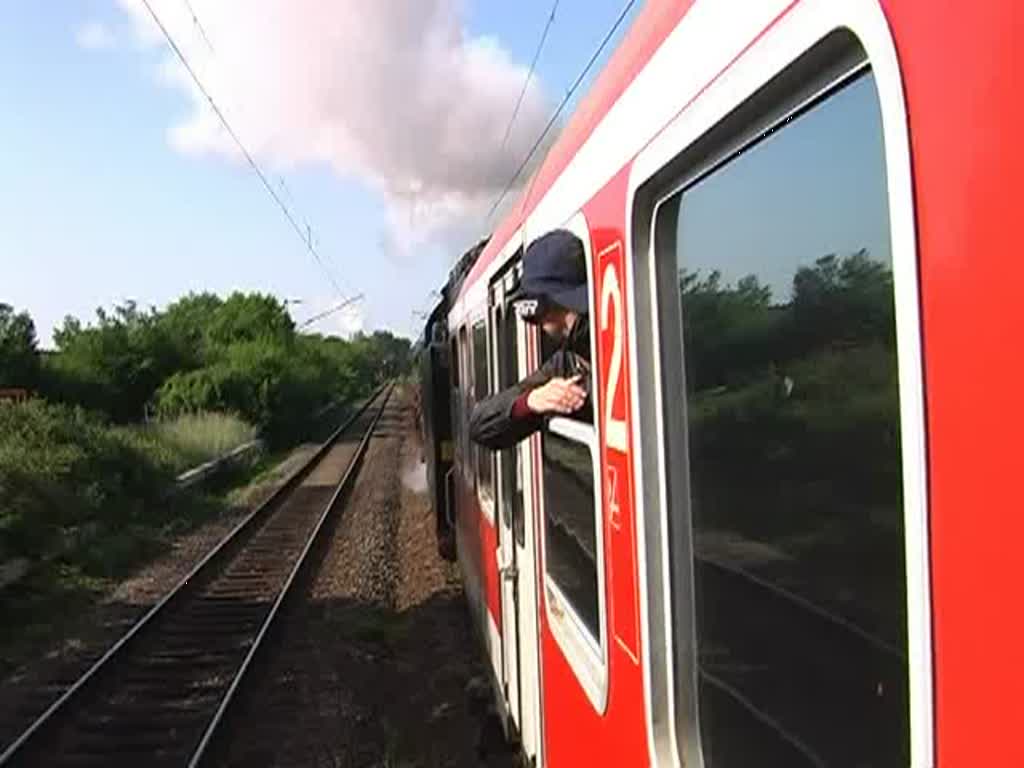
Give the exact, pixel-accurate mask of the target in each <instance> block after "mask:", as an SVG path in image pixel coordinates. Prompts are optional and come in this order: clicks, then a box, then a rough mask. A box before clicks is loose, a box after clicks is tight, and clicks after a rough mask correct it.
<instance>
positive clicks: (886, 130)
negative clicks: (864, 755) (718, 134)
mask: <svg viewBox="0 0 1024 768" xmlns="http://www.w3.org/2000/svg"><path fill="white" fill-rule="evenodd" d="M723 10H724V9H723ZM686 21H687V20H686V19H684V21H683V23H682V24H681V25H680V29H682V28H683V27H685V26H686ZM840 29H845V30H848V31H849V32H851V33H852V34H853V36H854V37H855V38H857V40H858V41H859V42H860V44H861V46H862V47H863V49H864V51H865V53H866V57H867V62H868V65H869V66H870V67H871V70H872V72H873V74H874V76H875V82H876V86H877V90H878V101H879V109H880V111H881V116H882V130H883V136H884V151H885V165H886V174H887V191H888V196H889V217H890V239H891V252H892V270H893V278H894V298H895V302H896V335H897V349H898V363H897V365H898V376H899V387H900V422H901V450H902V461H903V478H902V479H903V509H904V539H905V552H906V585H907V622H908V643H907V651H908V658H909V664H908V683H909V695H910V747H911V761H910V766H911V768H932V767H933V766H934V764H935V762H934V761H935V758H934V702H933V691H932V688H933V668H934V667H933V665H934V662H933V654H932V638H931V595H930V586H929V585H930V575H929V562H928V556H929V546H928V499H927V461H926V445H925V431H924V425H925V421H924V387H923V374H922V365H923V357H922V353H921V327H920V308H919V300H918V276H917V243H916V232H915V222H914V205H913V185H912V180H911V170H910V148H909V139H908V130H907V116H906V108H905V100H904V94H903V88H902V81H901V77H900V71H899V63H898V60H897V57H896V50H895V46H894V43H893V40H892V35H891V32H890V30H889V27H888V23H887V21H886V19H885V15H884V13H883V11H882V9H881V7H880V6H879V3H878V2H877V0H847V1H846V2H843V3H835V2H831V1H830V0H803V2H801V3H797V4H795V5H793V6H791V7H788V8H787V9H786V11H785V12H784V13H783V14H782V15H781V16H780V17H779V18H778V19H777V20H776V21H775V22H774V23H773V24H772V26H771V28H770V29H768V30H767V31H765V33H764V34H763V35H762V36H760V37H759V39H758V40H756V41H755V42H754V43H753V44H751V45H750V47H749V48H748V49H746V50H744V51H743V53H742V54H741V55H740V56H739V57H738V58H737V59H736V60H735V61H734V62H732V63H731V64H730V66H729V67H728V68H727V69H726V70H725V71H724V72H723V73H722V75H721V76H719V77H716V78H715V79H714V80H713V81H712V82H711V83H704V84H701V85H702V87H701V88H700V91H699V93H698V95H697V96H696V97H694V99H693V101H692V103H689V104H686V103H684V104H683V105H682V106H681V112H679V113H678V114H677V115H676V116H675V117H674V118H673V119H672V120H671V121H670V122H669V123H668V125H666V126H665V128H664V129H663V130H662V131H660V132H659V134H658V135H657V136H656V137H655V138H654V139H653V140H652V141H651V142H650V143H649V144H647V145H646V146H645V147H644V149H643V150H642V151H641V152H640V153H639V154H638V155H637V157H636V158H635V161H634V163H633V167H632V169H631V172H630V180H629V187H628V192H627V211H628V213H627V216H626V222H627V224H626V226H627V242H629V243H634V242H636V241H635V235H634V233H633V229H634V221H635V220H636V218H635V217H634V216H633V212H634V209H635V199H636V194H637V191H638V189H639V188H640V187H641V186H643V185H644V184H645V183H646V182H647V181H648V180H650V179H651V178H652V177H653V176H654V175H655V174H656V173H657V172H658V171H659V170H661V169H662V168H663V167H664V166H666V165H667V164H668V163H669V162H671V161H672V160H673V159H674V158H675V157H676V156H678V155H679V154H680V153H682V152H683V151H685V150H686V149H687V148H688V147H690V146H691V145H692V144H693V143H694V142H695V141H697V140H698V139H699V138H701V137H702V136H704V135H705V134H706V133H707V132H708V131H710V130H713V129H714V127H715V126H716V125H717V124H718V123H720V122H721V121H722V120H723V119H724V118H725V117H726V116H727V115H728V114H729V113H730V112H731V111H732V110H733V109H735V108H737V107H739V106H740V105H742V104H743V103H745V102H746V101H747V100H748V99H749V98H750V97H751V96H752V95H753V94H754V93H755V92H756V90H757V89H758V88H760V87H761V86H762V85H764V84H766V83H768V82H769V81H771V80H772V79H773V78H774V77H775V76H776V75H777V74H779V73H780V72H781V71H782V70H783V69H785V67H786V66H788V65H789V64H790V63H792V62H793V61H795V60H796V59H797V58H798V57H799V56H801V55H803V54H804V53H806V52H807V51H809V50H811V49H813V48H814V47H815V46H816V45H817V43H818V42H820V41H821V40H822V39H823V38H825V37H826V36H827V35H828V34H830V33H832V32H834V31H836V30H840ZM685 31H686V32H687V33H688V32H689V31H690V30H685ZM678 32H680V30H677V33H678ZM676 36H678V37H682V35H681V34H677V35H676ZM663 49H664V51H665V52H664V54H663V61H660V62H658V65H659V67H662V68H664V69H666V70H669V69H671V70H673V71H679V68H680V67H681V66H682V65H683V63H684V61H685V59H686V57H687V56H688V55H689V54H688V52H687V51H685V50H684V49H683V46H679V47H678V48H674V49H673V48H672V47H671V46H668V45H666V46H663ZM659 53H660V52H659ZM652 61H653V60H652ZM648 68H651V67H650V65H649V67H648ZM666 80H667V79H666ZM666 80H663V82H666ZM670 196H671V193H668V194H665V195H663V196H660V197H659V198H658V200H657V201H655V204H654V206H652V207H651V209H650V210H651V218H650V220H649V221H646V222H645V223H644V224H643V226H646V227H650V232H652V233H653V226H654V219H653V214H654V207H656V206H657V205H659V204H660V203H661V202H663V201H664V199H666V198H668V197H670ZM645 218H646V216H645ZM634 259H637V260H645V261H646V262H647V265H646V268H647V269H648V270H650V274H653V265H654V259H655V254H654V244H653V237H651V238H650V247H649V248H648V249H647V251H646V252H642V253H641V252H637V253H633V254H631V255H630V258H627V260H626V263H627V278H628V279H627V283H628V285H629V286H631V289H632V286H634V285H635V282H634V280H635V274H634V273H635V271H636V268H635V266H634ZM656 288H657V286H656V284H654V282H653V281H652V285H651V295H650V296H645V297H643V300H644V301H649V302H650V304H651V306H652V310H651V312H650V318H649V320H650V323H649V324H648V322H646V320H647V319H646V318H645V322H643V327H641V324H640V323H638V320H637V314H636V302H635V301H633V300H630V301H628V302H627V306H628V307H629V310H628V311H629V313H630V320H631V322H630V329H631V331H630V336H631V338H630V343H631V344H632V348H633V349H634V350H636V349H638V335H639V334H641V333H643V334H648V333H649V334H651V336H652V338H654V340H655V341H654V344H655V348H658V347H660V342H659V340H658V327H657V322H656V318H657V309H656V308H657V295H656V293H657V291H656ZM637 357H638V356H637V355H633V356H632V357H631V361H630V365H631V375H632V377H633V380H634V381H639V379H638V370H637ZM654 364H655V369H656V370H655V371H654V372H653V379H654V386H653V389H654V395H655V397H654V400H655V403H654V404H653V407H654V408H655V409H656V410H657V412H659V413H660V412H663V411H662V403H663V402H664V399H663V393H662V387H661V381H662V373H661V370H660V360H659V357H658V356H657V355H656V356H655V361H654ZM632 409H633V432H634V435H633V436H634V444H635V445H637V446H640V445H642V442H641V438H642V436H641V432H640V428H641V405H640V402H639V398H636V399H635V400H634V402H633V404H632ZM660 421H661V420H660V419H659V420H658V422H659V423H658V424H657V430H658V434H657V436H656V439H655V440H653V441H649V442H653V443H656V445H654V446H651V445H648V450H651V448H653V450H654V453H655V454H656V455H655V457H653V458H650V459H647V462H651V463H654V464H655V465H656V466H659V467H661V471H660V476H659V477H658V478H657V481H656V482H657V485H658V489H657V491H656V494H655V500H654V505H655V508H652V507H651V500H647V501H646V502H645V500H644V498H643V494H639V495H638V497H637V518H638V521H639V526H638V528H639V530H640V537H641V538H640V541H639V546H640V555H641V562H642V567H643V568H644V577H643V578H642V580H641V592H642V601H641V605H642V612H643V619H644V620H643V622H642V625H643V627H644V633H643V642H644V657H645V659H647V662H646V663H645V665H644V691H645V700H646V702H647V707H645V709H646V710H647V715H646V717H647V730H648V734H649V739H650V742H651V756H652V761H653V762H654V763H655V764H658V765H675V766H680V765H682V762H681V761H680V754H682V751H681V750H680V747H682V746H685V747H686V749H685V753H686V756H687V760H686V763H687V764H688V765H690V764H692V765H701V764H702V760H701V759H700V756H699V749H695V748H697V747H699V727H698V732H697V733H677V725H676V723H677V716H676V711H677V709H678V708H681V709H682V710H688V709H691V708H694V707H695V702H679V701H676V700H675V688H676V686H675V684H674V683H673V682H669V683H668V684H667V685H665V684H663V683H662V682H661V680H660V679H659V678H661V679H664V678H665V676H666V675H676V674H680V673H681V672H680V670H674V671H673V670H672V669H670V668H666V660H667V663H668V664H669V665H671V664H672V661H671V660H672V659H673V644H674V640H673V631H674V627H673V621H672V614H673V606H672V599H673V598H672V594H671V590H670V589H669V587H668V585H669V584H670V583H671V578H670V567H671V566H670V563H669V554H668V538H667V536H668V533H667V532H668V527H667V519H666V517H665V516H666V514H667V512H666V502H667V495H666V494H667V490H666V477H665V474H664V454H663V446H664V434H663V430H664V425H663V424H661V423H660ZM634 463H635V471H636V473H637V476H638V477H642V476H643V474H642V472H643V467H644V466H645V460H644V457H643V456H642V454H641V451H639V450H638V451H636V452H635V454H634ZM658 507H660V509H659V508H658ZM652 515H653V516H655V519H654V520H651V521H649V522H647V521H645V519H646V518H647V517H648V516H652ZM652 526H653V529H652ZM656 529H660V534H659V533H657V532H655V533H654V535H653V536H652V535H651V533H649V532H651V531H652V530H655V531H656ZM645 531H646V532H645ZM652 616H653V617H656V618H655V620H654V621H653V622H652ZM680 642H684V643H685V642H690V641H689V640H688V639H687V638H681V639H680ZM683 673H685V671H684V672H683Z"/></svg>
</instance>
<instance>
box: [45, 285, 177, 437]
mask: <svg viewBox="0 0 1024 768" xmlns="http://www.w3.org/2000/svg"><path fill="white" fill-rule="evenodd" d="M54 341H55V342H56V344H57V349H58V353H57V354H56V355H54V356H53V357H52V359H51V360H50V361H49V362H48V374H49V376H48V379H49V385H48V389H49V392H48V393H47V394H49V395H50V396H55V397H57V398H58V399H61V400H64V401H67V402H72V403H78V404H81V405H84V406H86V407H88V408H92V409H94V410H98V411H101V412H102V413H104V414H106V415H107V416H109V417H110V418H112V419H114V420H116V421H121V422H128V421H137V420H139V419H141V418H142V416H143V409H144V407H145V405H146V403H147V402H148V401H149V400H150V398H151V397H152V396H153V393H154V392H156V390H157V388H158V387H159V386H160V384H161V383H162V382H163V381H164V379H166V378H167V377H168V376H170V375H171V374H172V373H174V372H175V371H178V370H181V369H183V368H188V367H189V364H190V363H191V362H192V360H191V359H190V357H191V355H190V353H189V352H188V350H187V348H186V346H185V345H183V344H181V343H180V340H176V339H175V337H174V336H173V335H172V334H171V333H170V332H169V331H168V329H167V328H165V327H164V326H163V325H162V324H161V323H160V322H159V315H158V314H157V313H156V311H155V310H152V309H151V310H149V311H142V310H140V309H139V308H138V306H137V305H136V304H135V303H134V302H127V303H125V304H123V305H120V306H117V307H115V308H114V309H113V311H112V312H109V313H108V312H106V311H104V310H103V309H97V310H96V324H95V325H93V326H83V325H82V324H81V323H80V322H79V321H78V320H77V319H75V318H70V317H69V318H67V319H66V320H65V322H64V324H63V326H61V327H60V328H58V329H57V330H56V331H55V332H54Z"/></svg>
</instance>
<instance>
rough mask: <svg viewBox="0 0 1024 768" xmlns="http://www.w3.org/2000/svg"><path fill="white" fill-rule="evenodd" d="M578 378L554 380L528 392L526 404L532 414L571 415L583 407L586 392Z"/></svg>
mask: <svg viewBox="0 0 1024 768" xmlns="http://www.w3.org/2000/svg"><path fill="white" fill-rule="evenodd" d="M580 378H581V377H580V376H573V377H572V378H571V379H559V378H554V379H551V380H550V381H548V383H547V384H544V385H543V386H540V387H537V388H536V389H534V390H531V391H530V394H529V395H528V396H527V398H526V404H527V405H528V406H529V407H530V410H531V411H533V412H534V413H573V412H574V411H578V410H579V409H580V408H582V407H583V403H585V402H586V400H587V391H586V390H585V389H584V388H583V387H581V386H580V384H579V381H580Z"/></svg>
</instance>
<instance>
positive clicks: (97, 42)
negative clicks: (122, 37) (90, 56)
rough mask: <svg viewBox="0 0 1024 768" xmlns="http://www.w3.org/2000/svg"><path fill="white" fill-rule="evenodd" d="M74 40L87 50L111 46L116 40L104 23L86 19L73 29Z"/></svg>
mask: <svg viewBox="0 0 1024 768" xmlns="http://www.w3.org/2000/svg"><path fill="white" fill-rule="evenodd" d="M75 42H76V43H77V44H78V47H79V48H84V49H85V50H87V51H100V50H105V49H107V48H113V47H114V43H115V42H116V40H115V38H114V33H113V32H111V31H110V28H109V27H107V26H106V25H105V24H102V23H100V22H98V21H87V22H86V23H85V24H83V25H82V26H80V27H79V28H78V29H77V30H76V31H75Z"/></svg>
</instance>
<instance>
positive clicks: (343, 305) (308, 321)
mask: <svg viewBox="0 0 1024 768" xmlns="http://www.w3.org/2000/svg"><path fill="white" fill-rule="evenodd" d="M362 300H363V294H361V293H360V294H357V295H355V296H353V297H352V298H350V299H345V300H344V301H343V302H341V303H340V304H335V305H334V306H333V307H331V308H330V309H325V310H324V311H323V312H319V313H317V314H315V315H313V316H312V317H310V318H307V319H306V320H303V321H302V322H301V323H299V324H298V325H297V326H295V330H297V331H301V330H302V329H303V328H307V327H309V326H310V325H312V324H313V323H315V322H316V321H317V320H323V319H324V318H325V317H327V316H329V315H333V314H334V313H335V312H340V311H341V310H343V309H345V308H346V307H350V306H352V305H353V304H355V303H356V302H359V301H362Z"/></svg>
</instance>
